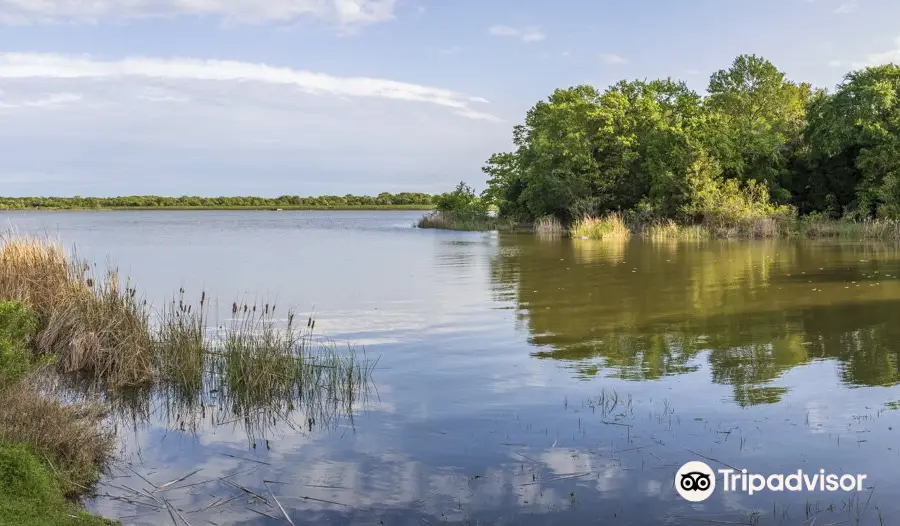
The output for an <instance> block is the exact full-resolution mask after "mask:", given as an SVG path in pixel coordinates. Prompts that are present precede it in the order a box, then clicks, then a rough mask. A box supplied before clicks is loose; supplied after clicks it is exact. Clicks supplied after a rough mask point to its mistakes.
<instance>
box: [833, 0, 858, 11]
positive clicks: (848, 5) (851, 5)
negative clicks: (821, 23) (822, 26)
mask: <svg viewBox="0 0 900 526" xmlns="http://www.w3.org/2000/svg"><path fill="white" fill-rule="evenodd" d="M858 7H859V4H857V2H856V0H851V1H850V2H844V3H843V4H841V5H839V6H838V7H837V9H835V10H834V12H835V13H837V14H839V15H846V14H849V13H852V12H854V11H856V9H857V8H858Z"/></svg>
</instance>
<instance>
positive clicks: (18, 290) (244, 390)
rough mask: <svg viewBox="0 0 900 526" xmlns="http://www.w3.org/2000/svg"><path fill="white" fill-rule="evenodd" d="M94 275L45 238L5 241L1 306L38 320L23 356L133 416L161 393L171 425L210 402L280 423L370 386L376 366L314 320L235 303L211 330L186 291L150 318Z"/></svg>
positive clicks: (108, 279) (114, 284)
mask: <svg viewBox="0 0 900 526" xmlns="http://www.w3.org/2000/svg"><path fill="white" fill-rule="evenodd" d="M95 275H96V272H95V267H91V266H90V265H88V264H86V263H84V262H83V261H81V260H78V259H76V258H73V259H72V260H71V261H70V260H69V259H68V258H67V255H66V253H65V251H63V249H62V248H61V247H60V246H59V244H57V243H53V242H51V241H49V240H47V239H44V238H38V237H21V236H6V237H4V238H3V244H2V245H0V301H2V300H10V299H12V300H20V301H21V302H22V303H23V304H25V305H27V306H29V307H30V308H31V309H32V310H33V311H34V312H35V313H36V317H37V320H38V332H37V335H36V337H34V338H33V339H32V340H31V343H30V345H29V347H31V352H33V353H34V354H35V355H42V356H50V357H53V359H54V360H53V361H55V362H56V369H57V371H58V372H59V373H61V375H60V377H61V378H64V379H65V382H63V383H65V384H66V385H67V386H68V387H69V389H70V390H81V391H83V392H85V393H86V392H88V391H90V392H92V393H94V394H97V395H99V396H101V397H102V398H104V399H105V400H107V401H109V402H116V401H121V400H128V399H129V398H130V403H129V404H126V406H130V409H128V411H131V413H132V416H134V417H138V416H141V415H144V416H146V415H147V411H146V410H147V409H148V408H140V407H139V405H140V403H145V402H147V401H148V400H149V399H153V398H160V397H161V399H164V400H165V405H167V406H168V410H171V411H172V412H173V413H175V414H176V415H179V416H178V418H179V419H182V418H181V417H182V416H183V414H182V413H185V414H187V413H191V412H192V411H193V410H194V409H199V410H200V411H201V412H203V411H205V405H204V402H205V401H208V400H210V399H215V400H217V401H219V402H224V404H225V405H228V406H230V407H231V409H232V410H231V411H230V413H231V414H232V415H238V416H247V415H249V414H251V413H253V412H254V411H261V412H263V413H265V412H266V411H269V410H271V409H273V408H274V409H275V410H277V411H278V412H279V414H281V415H283V414H284V413H285V412H289V411H291V410H293V409H294V408H296V407H297V406H298V405H300V406H302V405H303V404H305V403H306V402H304V401H301V399H305V400H307V401H309V402H310V403H315V404H318V405H319V408H318V409H315V410H314V411H313V412H315V411H319V412H320V413H322V414H325V413H330V414H337V413H340V412H342V410H343V409H347V410H348V411H349V412H352V405H353V403H354V401H355V400H356V399H357V397H358V395H359V391H360V390H361V389H365V388H366V385H367V383H368V382H369V381H370V375H371V372H372V367H373V365H372V364H368V362H365V361H360V360H359V359H358V356H357V354H356V352H355V350H354V349H352V348H349V349H347V350H346V351H344V350H341V349H338V348H337V347H336V346H335V345H334V344H333V343H331V342H328V341H327V340H324V339H319V338H316V337H314V335H313V330H314V328H315V320H313V319H312V318H311V317H310V318H309V319H308V320H307V323H306V324H305V326H300V327H298V326H297V325H296V323H295V315H294V314H293V313H291V312H288V313H287V314H286V315H285V316H281V317H279V316H277V315H276V308H275V305H274V304H268V303H261V304H258V305H252V304H246V303H244V304H240V305H239V304H238V303H234V304H233V306H232V309H231V315H230V317H229V318H228V319H227V320H225V322H224V323H221V324H216V325H214V324H212V323H210V319H209V318H210V316H209V299H208V296H207V294H206V293H205V292H204V293H202V294H201V296H200V301H199V304H192V303H191V302H188V301H186V300H185V293H184V290H183V289H182V290H180V291H179V294H178V295H177V296H175V297H174V298H173V299H172V301H171V302H170V303H169V304H168V305H167V306H165V307H164V308H163V309H161V310H160V311H158V312H155V311H154V310H153V308H152V306H151V305H148V303H147V302H146V300H143V299H142V298H141V297H140V296H139V295H138V293H137V290H136V289H135V288H134V287H132V286H131V285H130V284H129V283H127V282H126V284H124V285H121V284H120V280H119V277H118V275H117V273H116V272H115V271H110V272H108V273H106V274H105V275H103V276H102V277H101V278H99V279H98V278H96V277H94V276H95ZM151 313H153V314H152V315H151ZM301 325H302V324H301ZM135 393H141V394H135ZM88 398H89V397H85V399H86V400H87V399H88ZM348 404H349V405H348ZM47 407H48V408H49V407H51V406H47ZM307 409H308V407H307ZM48 410H49V409H48ZM227 418H229V415H222V419H227ZM182 420H183V419H182Z"/></svg>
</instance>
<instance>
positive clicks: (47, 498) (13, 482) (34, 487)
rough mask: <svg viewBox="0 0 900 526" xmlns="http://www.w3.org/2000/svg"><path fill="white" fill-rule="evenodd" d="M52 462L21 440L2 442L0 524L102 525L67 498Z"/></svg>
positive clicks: (107, 522) (17, 525)
mask: <svg viewBox="0 0 900 526" xmlns="http://www.w3.org/2000/svg"><path fill="white" fill-rule="evenodd" d="M56 475H57V474H56V473H55V472H54V471H53V467H52V466H48V465H45V464H44V462H43V461H42V459H41V458H40V457H39V456H38V455H36V454H35V453H34V452H33V451H31V449H30V448H28V447H27V446H24V445H21V444H8V445H0V525H9V526H12V525H15V526H44V525H48V524H53V525H69V524H72V525H92V524H93V525H100V524H112V523H111V522H109V521H106V520H104V519H100V518H98V517H92V516H90V515H89V514H87V513H85V512H84V511H81V510H79V509H78V508H77V507H76V506H75V505H74V504H72V503H70V502H67V501H66V499H65V496H64V495H63V492H62V489H61V487H60V483H59V481H58V480H57V476H56Z"/></svg>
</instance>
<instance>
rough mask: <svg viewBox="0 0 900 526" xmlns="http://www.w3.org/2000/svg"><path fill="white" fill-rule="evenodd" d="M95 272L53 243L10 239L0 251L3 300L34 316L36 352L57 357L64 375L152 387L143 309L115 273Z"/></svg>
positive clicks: (0, 295) (12, 236)
mask: <svg viewBox="0 0 900 526" xmlns="http://www.w3.org/2000/svg"><path fill="white" fill-rule="evenodd" d="M92 270H93V269H92V268H91V267H90V266H89V265H87V264H86V263H84V262H82V261H80V260H79V259H78V258H77V257H73V258H71V259H70V258H69V257H68V256H67V254H66V253H65V251H64V250H63V248H62V247H61V246H60V245H59V243H57V242H54V241H52V240H50V239H49V238H44V237H31V236H17V235H15V234H14V233H8V234H6V235H4V236H3V237H2V244H0V300H7V301H21V302H23V303H24V304H25V305H27V306H28V307H29V308H31V309H33V310H34V311H35V312H36V313H37V315H38V318H39V321H40V326H41V330H40V332H39V334H38V336H37V338H36V340H35V348H36V350H37V351H38V352H39V353H41V354H51V355H54V356H56V358H57V363H58V364H59V366H60V368H61V369H63V370H65V371H67V372H80V373H87V374H93V375H95V376H98V377H102V378H104V380H105V381H107V382H109V383H110V384H111V385H139V384H147V383H150V382H152V381H153V379H154V377H155V375H156V372H155V370H154V367H153V345H152V340H151V337H150V332H149V326H148V323H147V318H148V316H147V308H146V302H144V301H142V300H140V299H139V298H137V297H136V291H135V289H134V288H131V287H130V286H129V285H128V284H126V285H125V286H122V285H121V284H120V282H119V279H118V275H117V274H116V272H115V271H110V272H108V273H107V274H106V275H104V276H102V277H101V278H100V279H97V278H96V277H95V276H94V273H93V272H92Z"/></svg>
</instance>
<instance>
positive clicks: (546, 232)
mask: <svg viewBox="0 0 900 526" xmlns="http://www.w3.org/2000/svg"><path fill="white" fill-rule="evenodd" d="M534 233H535V234H536V235H538V236H540V237H565V236H566V235H567V234H568V233H569V232H568V230H567V229H566V227H565V225H563V224H562V221H560V220H559V219H557V218H556V217H554V216H546V217H542V218H540V219H538V220H537V221H535V222H534Z"/></svg>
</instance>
